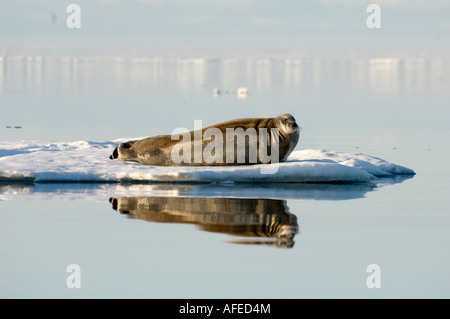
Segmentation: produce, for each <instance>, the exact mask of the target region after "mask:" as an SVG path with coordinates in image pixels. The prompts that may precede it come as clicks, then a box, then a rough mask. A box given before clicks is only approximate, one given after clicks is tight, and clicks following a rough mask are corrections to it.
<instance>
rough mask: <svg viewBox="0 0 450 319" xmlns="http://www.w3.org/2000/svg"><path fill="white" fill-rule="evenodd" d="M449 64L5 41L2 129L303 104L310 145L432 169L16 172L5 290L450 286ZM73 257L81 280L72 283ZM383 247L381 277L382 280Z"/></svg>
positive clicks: (114, 130)
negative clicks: (28, 50) (129, 51)
mask: <svg viewBox="0 0 450 319" xmlns="http://www.w3.org/2000/svg"><path fill="white" fill-rule="evenodd" d="M449 71H450V66H449V60H448V58H447V57H445V56H426V55H425V56H424V55H420V54H405V55H395V56H394V55H387V56H358V55H355V56H331V57H330V56H318V57H315V56H293V57H290V56H285V57H279V56H276V57H272V56H269V57H256V56H255V57H248V58H226V59H215V58H214V59H210V58H207V59H206V58H198V57H194V58H179V59H174V58H171V59H168V58H153V57H151V58H148V57H46V56H15V57H3V58H2V60H0V137H1V139H2V140H3V141H12V142H13V141H18V140H63V141H75V140H81V139H84V140H91V141H104V140H111V139H115V138H119V137H136V136H150V135H155V134H162V133H164V134H167V133H170V132H171V131H172V130H173V129H174V128H176V127H186V128H189V129H191V128H193V124H194V120H202V121H203V124H204V125H209V124H213V123H215V122H219V121H223V120H225V119H231V118H235V117H245V116H252V117H258V116H276V115H278V114H280V113H284V112H289V113H292V114H293V115H294V116H295V117H296V119H297V121H298V122H299V125H300V126H301V127H302V133H301V138H300V143H299V145H298V148H320V149H330V150H336V151H344V152H363V153H366V154H368V155H374V156H378V157H381V158H383V159H386V160H388V161H391V162H394V163H397V164H400V165H404V166H407V167H409V168H412V169H414V170H415V171H416V173H417V175H416V176H414V177H413V178H408V179H405V180H402V179H399V180H394V181H392V180H385V181H379V183H378V186H379V187H374V185H292V184H290V185H258V186H255V185H157V186H155V185H141V186H139V187H140V188H139V190H138V191H136V188H137V187H138V186H137V185H121V186H117V185H95V184H94V185H92V184H87V185H83V184H81V185H80V184H38V185H1V186H0V198H1V199H3V201H1V202H0V220H1V222H0V225H1V232H0V254H1V263H0V296H1V297H3V298H10V297H19V298H20V297H31V298H47V297H62V298H78V297H88V298H90V297H100V298H103V297H106V298H109V297H119V298H122V297H123V298H128V297H137V298H141V297H150V298H309V297H326V298H328V297H330V298H347V297H352V298H353V297H356V298H417V297H424V298H428V297H437V298H444V297H445V298H448V297H450V288H449V287H450V276H449V275H448V269H449V267H450V253H449V251H450V249H449V248H450V213H449V209H448V207H449V206H450V199H449V198H448V190H449V186H450V185H449V184H450V174H449V173H448V170H447V169H446V167H445V165H446V163H447V162H448V158H449V156H450V150H449V145H450V130H449V128H448V120H449V118H450V108H449V107H448V102H449V100H450V99H449V98H450V77H449V74H450V73H449ZM239 87H247V88H248V90H249V94H248V96H247V97H245V98H239V97H238V96H237V95H236V93H235V90H236V89H237V88H239ZM214 88H219V89H220V90H221V94H220V95H218V96H214V95H213V89H214ZM15 126H20V127H21V128H15ZM30 165H32V163H30ZM383 184H386V185H385V186H382V185H383ZM193 197H195V198H193ZM70 264H77V265H79V266H80V269H81V277H80V279H81V288H79V289H76V288H74V289H69V288H68V287H67V285H66V279H67V277H68V276H69V273H67V272H66V267H67V266H68V265H70ZM370 264H377V265H379V266H380V269H381V277H380V279H381V288H373V289H369V288H368V286H367V284H366V280H367V278H368V276H369V275H370V274H369V273H368V272H367V271H366V268H367V266H368V265H370Z"/></svg>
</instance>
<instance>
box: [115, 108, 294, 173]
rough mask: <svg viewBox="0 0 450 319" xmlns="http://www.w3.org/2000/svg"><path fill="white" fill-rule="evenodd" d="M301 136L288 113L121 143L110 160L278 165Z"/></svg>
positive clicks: (192, 164)
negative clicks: (276, 163)
mask: <svg viewBox="0 0 450 319" xmlns="http://www.w3.org/2000/svg"><path fill="white" fill-rule="evenodd" d="M299 136H300V129H299V126H298V125H297V123H296V121H295V119H294V117H293V116H292V115H291V114H288V113H284V114H281V115H279V116H277V117H268V118H240V119H234V120H229V121H225V122H221V123H218V124H214V125H211V126H207V127H204V128H199V129H194V130H192V131H188V130H187V129H184V130H178V132H175V131H174V133H172V135H158V136H153V137H148V138H144V139H141V140H131V141H128V142H125V143H121V144H120V145H118V146H117V147H116V148H115V149H114V151H113V153H112V154H111V156H110V157H109V158H110V159H112V160H114V159H118V160H121V161H134V162H138V163H141V164H145V165H157V166H233V165H243V164H247V165H248V164H266V163H275V162H282V161H284V160H286V158H287V157H288V156H289V154H290V153H291V152H292V151H293V150H294V148H295V147H296V145H297V143H298V140H299ZM180 137H181V140H180Z"/></svg>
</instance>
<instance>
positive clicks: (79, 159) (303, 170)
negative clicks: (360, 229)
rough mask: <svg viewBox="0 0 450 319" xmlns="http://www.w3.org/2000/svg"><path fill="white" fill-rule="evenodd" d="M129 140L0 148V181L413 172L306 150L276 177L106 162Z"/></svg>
mask: <svg viewBox="0 0 450 319" xmlns="http://www.w3.org/2000/svg"><path fill="white" fill-rule="evenodd" d="M125 140H128V139H118V140H113V141H105V142H89V141H75V142H0V181H7V182H26V181H29V182H30V181H32V182H35V183H39V182H99V183H102V182H103V183H104V182H170V183H173V182H184V183H185V182H189V183H192V182H195V183H230V182H231V183H282V182H290V183H291V182H292V183H302V182H303V183H304V182H346V183H353V182H370V181H373V180H374V179H376V178H378V177H395V176H398V175H406V174H414V171H413V170H411V169H409V168H406V167H403V166H400V165H396V164H393V163H389V162H387V161H385V160H383V159H380V158H377V157H372V156H368V155H364V154H350V153H342V152H335V151H326V150H315V149H306V150H298V151H294V152H293V153H292V154H291V156H290V157H289V158H288V160H287V161H286V162H283V163H280V164H279V165H280V166H279V169H278V171H277V172H276V174H268V175H263V174H260V167H261V166H260V165H248V166H233V167H158V166H145V165H141V164H137V163H131V162H120V161H117V160H115V161H112V160H110V159H109V155H110V154H111V152H112V150H113V149H114V147H116V146H117V144H118V143H120V142H122V141H125Z"/></svg>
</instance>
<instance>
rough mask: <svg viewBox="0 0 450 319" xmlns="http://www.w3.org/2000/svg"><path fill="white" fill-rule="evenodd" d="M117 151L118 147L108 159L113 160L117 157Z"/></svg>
mask: <svg viewBox="0 0 450 319" xmlns="http://www.w3.org/2000/svg"><path fill="white" fill-rule="evenodd" d="M117 149H118V147H116V148H115V149H114V151H113V153H112V154H111V155H110V156H109V159H115V158H118V157H119V151H118V150H117Z"/></svg>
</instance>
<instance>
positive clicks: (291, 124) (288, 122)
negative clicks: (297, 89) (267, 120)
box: [274, 113, 300, 136]
mask: <svg viewBox="0 0 450 319" xmlns="http://www.w3.org/2000/svg"><path fill="white" fill-rule="evenodd" d="M274 122H275V125H276V126H277V128H278V129H279V130H280V133H282V134H284V135H297V136H298V135H299V131H300V128H299V127H298V124H297V122H296V121H295V118H294V117H293V116H292V115H291V114H288V113H284V114H281V115H278V116H277V117H276V118H275V119H274Z"/></svg>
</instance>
